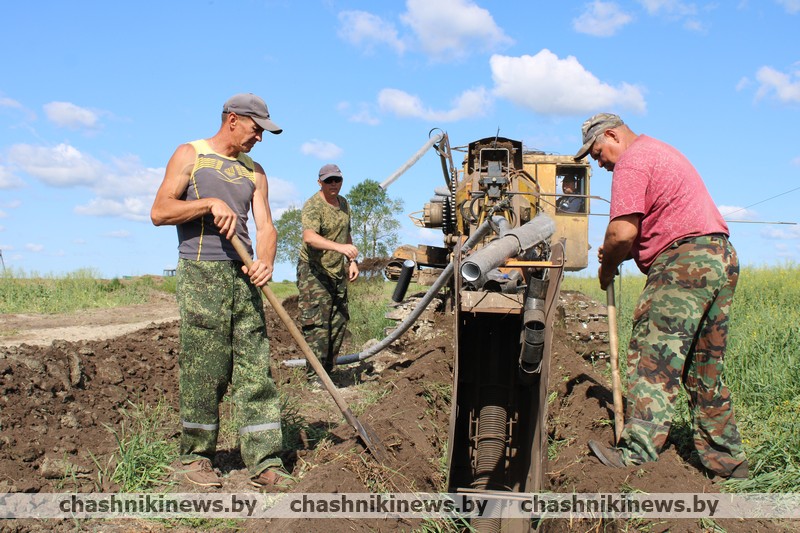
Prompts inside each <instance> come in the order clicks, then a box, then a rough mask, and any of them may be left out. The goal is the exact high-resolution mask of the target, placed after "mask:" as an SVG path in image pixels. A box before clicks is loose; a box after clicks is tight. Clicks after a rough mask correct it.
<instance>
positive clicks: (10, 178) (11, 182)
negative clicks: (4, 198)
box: [0, 165, 23, 189]
mask: <svg viewBox="0 0 800 533" xmlns="http://www.w3.org/2000/svg"><path fill="white" fill-rule="evenodd" d="M22 185H23V182H22V180H21V179H19V178H18V177H17V176H15V175H14V173H13V172H12V171H11V169H10V168H8V167H6V166H3V165H0V189H16V188H18V187H22Z"/></svg>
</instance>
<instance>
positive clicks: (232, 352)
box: [177, 259, 282, 475]
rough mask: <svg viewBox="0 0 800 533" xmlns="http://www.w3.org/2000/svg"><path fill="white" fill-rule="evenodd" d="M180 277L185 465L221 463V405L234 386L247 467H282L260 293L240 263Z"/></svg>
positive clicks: (205, 266)
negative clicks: (216, 460)
mask: <svg viewBox="0 0 800 533" xmlns="http://www.w3.org/2000/svg"><path fill="white" fill-rule="evenodd" d="M177 276H178V279H177V294H178V307H179V309H180V315H181V332H180V346H181V353H180V357H179V365H180V378H179V379H180V404H181V406H180V409H181V423H182V426H183V432H182V434H181V446H180V453H181V461H182V462H183V463H184V464H188V463H190V462H192V461H196V460H197V459H201V458H203V457H208V458H212V457H213V456H214V453H215V451H216V446H217V435H218V433H219V403H220V401H221V400H222V397H223V396H224V395H225V391H226V390H227V388H228V384H229V383H230V384H231V385H232V399H233V402H234V404H235V406H236V413H237V417H236V418H237V420H236V422H237V427H238V428H239V437H240V447H241V453H242V460H243V461H244V464H245V466H247V468H248V470H249V471H250V473H251V474H253V475H255V474H258V473H259V472H261V471H262V470H264V469H266V468H267V467H269V466H276V465H281V464H282V461H281V459H280V457H279V456H278V454H279V453H280V452H281V448H282V438H281V413H280V399H279V397H278V391H277V389H276V387H275V384H274V383H273V381H272V378H271V376H270V367H269V340H268V338H267V328H266V322H265V318H264V305H263V301H262V299H261V293H260V292H259V290H258V289H257V288H256V287H255V286H254V285H253V284H251V283H250V280H249V279H248V278H247V276H245V275H244V274H243V273H242V271H241V263H238V262H233V261H189V260H185V259H181V260H180V262H179V263H178V269H177Z"/></svg>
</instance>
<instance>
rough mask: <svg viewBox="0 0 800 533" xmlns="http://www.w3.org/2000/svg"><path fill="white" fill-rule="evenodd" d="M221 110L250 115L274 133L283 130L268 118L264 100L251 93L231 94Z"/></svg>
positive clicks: (257, 122)
mask: <svg viewBox="0 0 800 533" xmlns="http://www.w3.org/2000/svg"><path fill="white" fill-rule="evenodd" d="M222 112H223V113H236V114H237V115H242V116H245V117H250V118H252V119H253V120H254V121H255V123H256V124H258V125H259V126H261V127H262V128H264V129H265V130H267V131H269V132H271V133H274V134H276V135H277V134H278V133H280V132H282V131H283V130H282V129H281V128H280V126H278V125H277V124H275V123H274V122H272V121H271V120H270V119H269V109H267V104H265V103H264V100H262V99H261V98H259V97H258V96H256V95H254V94H253V93H241V94H236V95H233V96H231V97H230V98H228V101H227V102H225V104H224V105H223V106H222Z"/></svg>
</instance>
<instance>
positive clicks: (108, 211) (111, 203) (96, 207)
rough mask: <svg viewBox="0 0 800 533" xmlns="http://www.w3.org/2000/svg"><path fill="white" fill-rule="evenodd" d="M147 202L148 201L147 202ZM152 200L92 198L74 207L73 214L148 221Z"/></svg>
mask: <svg viewBox="0 0 800 533" xmlns="http://www.w3.org/2000/svg"><path fill="white" fill-rule="evenodd" d="M153 196H155V191H154V192H153ZM148 200H149V201H148ZM152 203H153V202H152V199H145V198H136V197H128V198H122V199H119V200H118V199H115V198H92V199H91V200H89V202H88V203H86V204H84V205H78V206H75V209H74V211H75V213H77V214H79V215H85V216H95V217H120V218H124V219H127V220H135V221H138V222H144V221H147V220H150V206H151V205H152Z"/></svg>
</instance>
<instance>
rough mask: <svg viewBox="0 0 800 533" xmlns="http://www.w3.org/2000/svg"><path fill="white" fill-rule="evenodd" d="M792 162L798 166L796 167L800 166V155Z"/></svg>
mask: <svg viewBox="0 0 800 533" xmlns="http://www.w3.org/2000/svg"><path fill="white" fill-rule="evenodd" d="M792 164H793V165H794V166H796V167H800V156H798V157H795V158H794V159H792Z"/></svg>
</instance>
